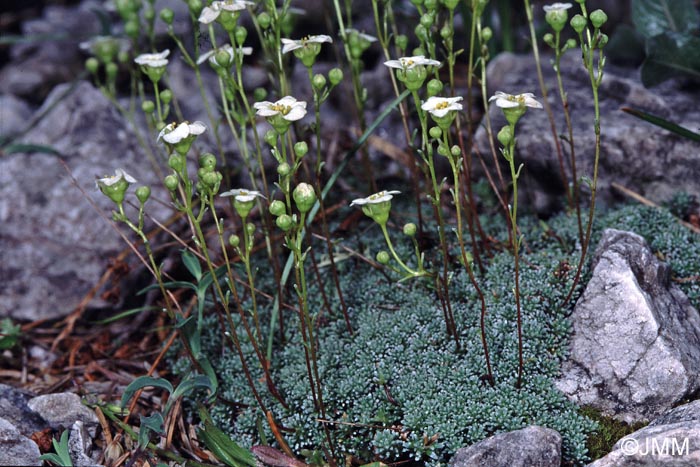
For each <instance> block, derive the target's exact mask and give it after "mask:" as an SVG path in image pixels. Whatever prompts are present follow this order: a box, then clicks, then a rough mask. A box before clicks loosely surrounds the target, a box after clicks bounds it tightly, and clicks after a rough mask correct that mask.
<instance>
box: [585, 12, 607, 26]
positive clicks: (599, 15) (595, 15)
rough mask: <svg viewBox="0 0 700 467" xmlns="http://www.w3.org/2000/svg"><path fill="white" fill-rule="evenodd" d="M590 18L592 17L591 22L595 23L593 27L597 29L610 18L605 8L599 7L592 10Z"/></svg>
mask: <svg viewBox="0 0 700 467" xmlns="http://www.w3.org/2000/svg"><path fill="white" fill-rule="evenodd" d="M589 18H591V24H592V25H593V27H594V28H596V29H600V27H601V26H602V25H603V24H605V22H606V21H607V20H608V15H606V14H605V12H604V11H603V10H600V9H599V10H596V11H594V12H592V13H591V14H590V16H589Z"/></svg>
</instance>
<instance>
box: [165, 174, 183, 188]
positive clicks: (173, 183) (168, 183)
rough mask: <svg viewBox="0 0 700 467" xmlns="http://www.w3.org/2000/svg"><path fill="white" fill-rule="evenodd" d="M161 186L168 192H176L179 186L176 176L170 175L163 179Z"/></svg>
mask: <svg viewBox="0 0 700 467" xmlns="http://www.w3.org/2000/svg"><path fill="white" fill-rule="evenodd" d="M163 184H164V185H165V188H167V189H168V191H175V190H177V186H178V185H179V184H180V181H179V180H178V178H177V175H174V174H170V175H168V176H166V177H165V178H164V179H163Z"/></svg>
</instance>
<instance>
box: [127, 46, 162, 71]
mask: <svg viewBox="0 0 700 467" xmlns="http://www.w3.org/2000/svg"><path fill="white" fill-rule="evenodd" d="M168 55H170V50H169V49H165V50H164V51H162V52H158V53H154V54H141V55H139V56H138V57H136V58H135V59H134V62H135V63H136V64H137V65H141V66H146V67H149V68H162V67H164V66H166V65H167V64H168Z"/></svg>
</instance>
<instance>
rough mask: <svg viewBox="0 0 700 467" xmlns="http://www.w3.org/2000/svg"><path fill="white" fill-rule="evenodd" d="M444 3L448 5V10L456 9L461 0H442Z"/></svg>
mask: <svg viewBox="0 0 700 467" xmlns="http://www.w3.org/2000/svg"><path fill="white" fill-rule="evenodd" d="M442 4H443V5H445V6H446V7H447V9H448V10H454V9H455V8H457V5H459V0H442Z"/></svg>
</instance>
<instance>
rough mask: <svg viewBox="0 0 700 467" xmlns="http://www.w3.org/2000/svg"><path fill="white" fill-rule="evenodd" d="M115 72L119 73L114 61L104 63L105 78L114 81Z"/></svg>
mask: <svg viewBox="0 0 700 467" xmlns="http://www.w3.org/2000/svg"><path fill="white" fill-rule="evenodd" d="M117 73H119V67H118V66H117V64H116V63H114V62H109V63H108V64H106V65H105V74H106V75H107V79H108V80H109V81H114V80H115V78H116V77H117Z"/></svg>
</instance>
